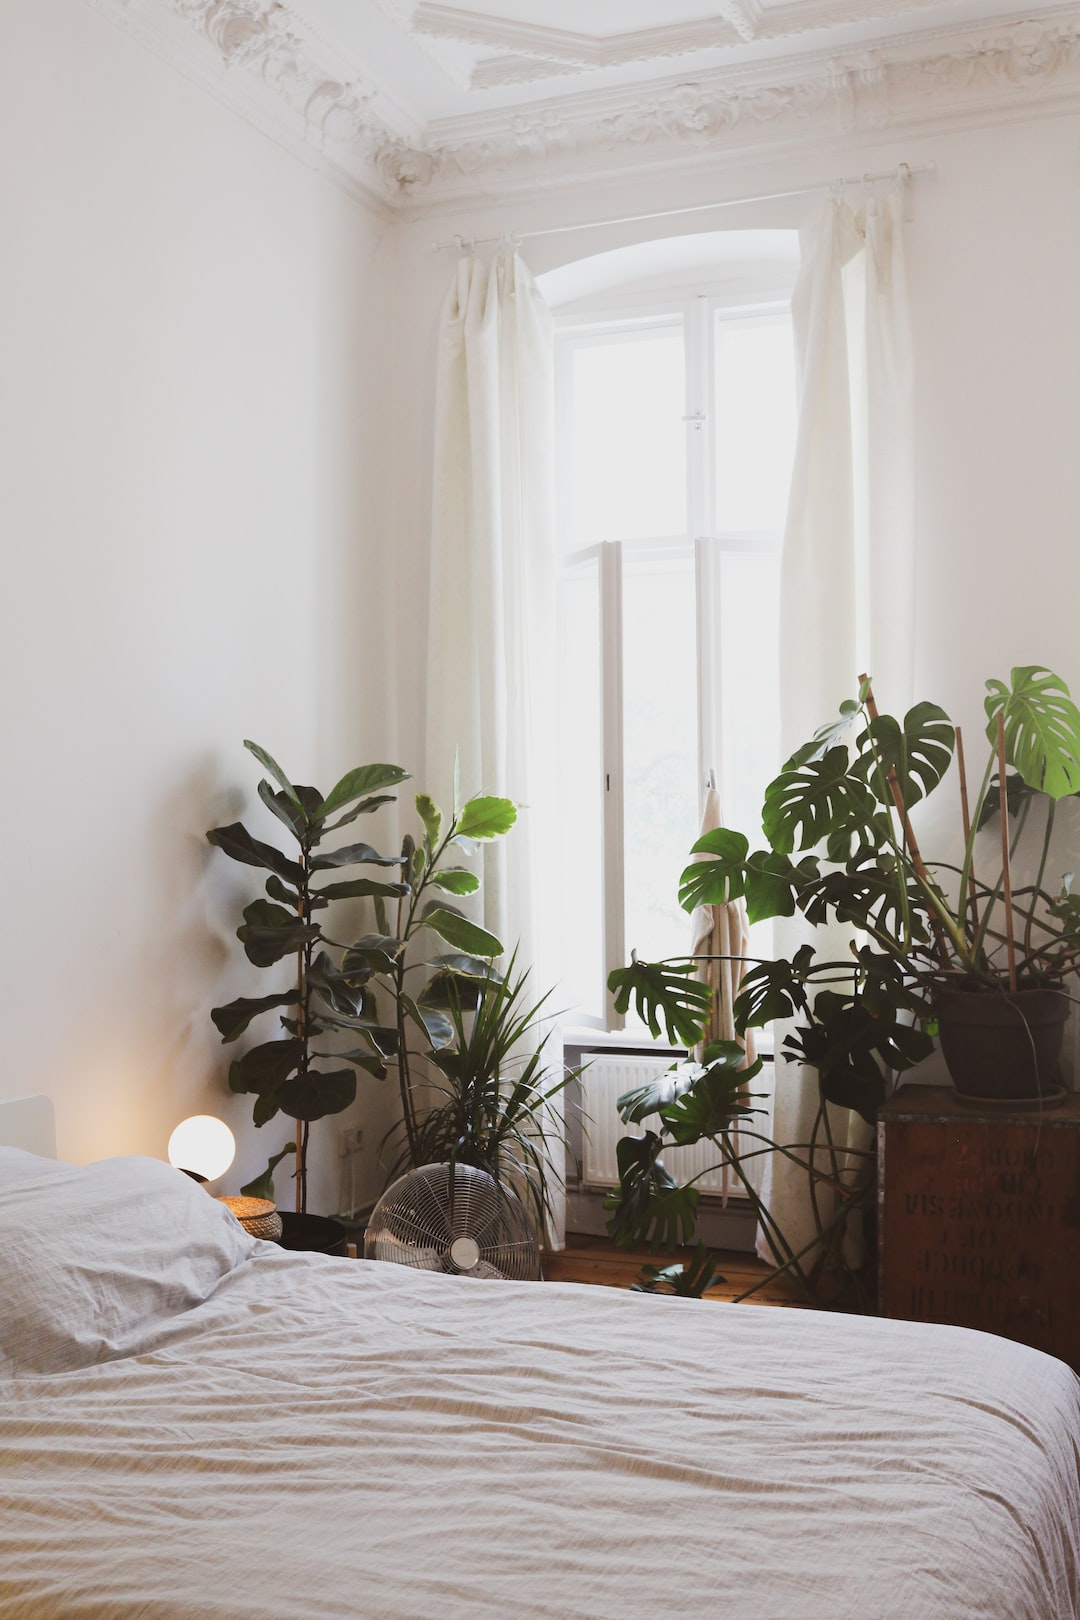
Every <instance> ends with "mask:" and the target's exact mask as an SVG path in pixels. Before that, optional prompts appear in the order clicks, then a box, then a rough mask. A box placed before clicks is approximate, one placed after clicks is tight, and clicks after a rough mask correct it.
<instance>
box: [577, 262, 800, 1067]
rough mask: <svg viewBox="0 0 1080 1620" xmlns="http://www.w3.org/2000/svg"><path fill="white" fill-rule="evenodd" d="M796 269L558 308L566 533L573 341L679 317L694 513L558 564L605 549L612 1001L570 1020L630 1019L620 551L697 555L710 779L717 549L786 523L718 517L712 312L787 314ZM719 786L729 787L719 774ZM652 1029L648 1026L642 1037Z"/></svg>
mask: <svg viewBox="0 0 1080 1620" xmlns="http://www.w3.org/2000/svg"><path fill="white" fill-rule="evenodd" d="M790 307H791V277H790V275H788V274H782V275H778V274H777V272H776V269H775V267H770V268H769V270H768V272H767V273H766V275H764V276H758V275H754V274H753V273H750V274H748V273H747V272H745V271H744V272H743V273H742V275H741V276H740V277H739V278H738V280H735V279H733V278H732V277H731V276H726V277H725V278H724V279H723V280H722V281H715V282H708V281H706V282H701V281H698V282H696V283H695V284H694V285H693V286H692V287H686V286H681V287H671V286H670V284H669V288H668V289H665V290H664V291H659V290H658V291H657V292H656V293H655V294H654V296H653V297H651V298H643V297H641V296H639V297H638V298H633V297H627V296H626V295H624V296H623V297H622V298H621V299H620V297H619V296H618V295H616V296H614V297H613V296H612V295H610V294H608V295H604V296H601V297H597V298H593V299H590V300H588V301H582V303H581V304H579V305H578V306H575V307H574V309H573V310H571V311H569V312H566V313H562V314H559V315H557V316H556V318H555V331H556V338H555V343H556V367H555V375H556V412H557V432H556V453H557V465H558V466H559V468H560V477H559V486H558V521H559V533H560V538H561V537H563V536H565V535H567V534H570V533H572V531H573V512H572V493H571V492H572V488H573V483H574V480H573V478H572V476H567V475H565V474H564V472H563V469H566V470H567V471H569V469H571V468H572V465H573V463H572V442H573V403H572V374H573V366H572V352H573V349H574V348H575V347H577V346H581V345H585V344H589V345H595V344H596V343H597V342H603V341H604V340H605V339H607V338H610V339H611V340H612V341H619V340H625V338H626V337H627V336H628V335H632V334H634V333H637V332H640V333H642V334H645V333H647V332H649V331H655V330H657V329H661V328H663V327H665V326H674V325H675V324H677V323H681V325H682V331H683V341H684V353H685V357H686V397H685V416H684V420H685V422H686V432H687V458H686V479H687V489H686V518H687V529H686V530H685V531H684V532H683V533H682V534H680V535H669V536H657V537H648V538H642V539H634V540H617V541H600V542H598V543H593V544H590V545H586V546H582V547H579V548H577V549H569V548H567V547H565V546H563V545H561V546H560V573H566V572H568V571H569V570H570V569H572V568H573V567H574V566H575V565H580V564H581V563H583V562H585V561H586V560H587V559H593V558H596V557H599V575H600V648H601V676H600V684H601V713H602V717H603V742H602V753H603V758H602V762H601V763H602V771H603V777H602V794H603V797H602V804H603V814H602V829H601V837H602V848H603V861H602V867H603V872H602V884H603V887H602V909H603V950H604V962H603V971H602V982H603V985H604V1007H603V1010H602V1012H601V1011H598V1010H596V1009H592V1008H589V1009H586V1008H577V1009H575V1010H574V1012H573V1015H572V1018H573V1023H574V1024H575V1025H576V1026H579V1027H580V1028H582V1029H583V1030H587V1029H600V1030H606V1031H608V1032H616V1031H621V1030H623V1029H624V1028H625V1027H626V1019H625V1017H624V1016H623V1015H621V1014H619V1013H617V1012H616V1011H615V1006H614V998H613V997H612V995H611V992H610V991H609V990H608V989H607V977H608V974H609V972H610V971H611V970H612V969H613V968H615V967H619V966H622V965H623V964H624V963H625V962H626V961H627V960H628V954H629V948H628V946H627V943H626V937H625V934H626V916H625V851H624V839H623V833H624V791H625V782H624V774H623V732H624V725H623V722H624V714H623V691H622V688H623V658H622V652H623V649H622V574H623V559H624V557H625V556H626V555H628V554H629V553H630V552H631V551H639V552H640V551H642V550H644V551H648V550H660V549H662V550H665V551H671V550H682V551H683V553H684V554H689V555H692V556H693V558H694V571H695V602H696V620H697V624H696V635H697V658H696V668H697V713H698V780H699V789H702V790H703V788H704V782H705V774H706V771H707V770H708V769H709V768H710V759H711V756H712V755H713V754H714V752H715V753H716V754H717V756H718V757H717V760H716V764H717V767H718V766H719V759H720V758H722V757H723V755H722V746H721V745H722V731H721V728H722V718H721V711H720V703H719V699H718V694H719V665H720V648H719V647H718V646H717V645H716V644H715V642H714V639H713V637H712V636H711V635H710V634H709V632H708V626H709V624H710V623H711V624H717V623H720V622H722V621H721V619H720V618H719V617H717V616H716V614H715V609H716V608H717V607H719V606H720V604H721V585H720V581H719V577H718V575H719V570H718V569H717V566H716V564H717V559H718V557H719V556H720V555H721V554H729V555H747V554H754V555H761V554H762V553H763V552H767V553H771V554H778V553H779V551H780V548H781V545H782V540H783V535H782V531H781V530H779V529H775V530H759V531H751V532H735V531H731V532H723V533H718V532H717V526H716V524H715V522H714V514H715V511H716V503H715V446H714V438H713V435H712V433H711V432H710V431H709V425H710V423H711V420H712V412H713V380H714V376H715V363H716V356H715V332H716V317H717V316H718V315H720V316H724V315H727V316H730V318H731V319H733V320H737V321H738V322H739V323H740V324H743V323H745V322H746V321H748V320H753V319H756V318H760V319H762V320H768V321H773V320H775V319H776V318H777V317H779V316H787V315H789V314H790ZM720 785H721V788H722V784H720ZM642 1037H643V1038H644V1039H645V1040H646V1041H648V1033H647V1031H640V1032H639V1034H638V1038H639V1039H641V1038H642Z"/></svg>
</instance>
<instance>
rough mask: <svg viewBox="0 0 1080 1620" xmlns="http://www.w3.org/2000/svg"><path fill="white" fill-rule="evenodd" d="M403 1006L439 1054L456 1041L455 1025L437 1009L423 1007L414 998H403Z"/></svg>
mask: <svg viewBox="0 0 1080 1620" xmlns="http://www.w3.org/2000/svg"><path fill="white" fill-rule="evenodd" d="M402 1005H403V1006H404V1008H405V1011H406V1012H407V1013H408V1015H409V1017H410V1018H411V1019H412V1021H413V1023H414V1024H415V1025H416V1027H417V1029H422V1030H423V1031H424V1034H425V1035H426V1036H427V1038H428V1040H429V1041H430V1042H431V1045H432V1047H433V1049H434V1050H435V1051H436V1052H438V1051H440V1050H441V1049H442V1048H443V1047H444V1046H449V1044H450V1042H451V1041H452V1040H453V1039H454V1025H453V1023H452V1021H451V1020H450V1019H449V1018H447V1016H446V1014H445V1013H444V1012H440V1011H439V1009H438V1008H437V1007H421V1006H420V1005H419V1004H418V1003H417V1002H416V1001H414V1000H413V998H412V996H403V997H402Z"/></svg>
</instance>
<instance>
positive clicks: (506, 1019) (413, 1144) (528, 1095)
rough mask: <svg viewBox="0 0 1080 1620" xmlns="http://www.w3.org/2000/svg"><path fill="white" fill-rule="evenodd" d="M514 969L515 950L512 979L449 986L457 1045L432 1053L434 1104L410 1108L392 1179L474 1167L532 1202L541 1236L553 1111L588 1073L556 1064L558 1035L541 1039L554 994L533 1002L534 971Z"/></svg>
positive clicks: (430, 1100) (487, 977)
mask: <svg viewBox="0 0 1080 1620" xmlns="http://www.w3.org/2000/svg"><path fill="white" fill-rule="evenodd" d="M516 962H517V952H516V951H515V952H514V954H513V955H512V956H511V958H510V962H509V964H508V966H507V970H506V976H505V978H503V977H501V976H500V975H499V974H498V973H497V972H495V971H494V969H492V970H491V971H489V972H487V973H485V974H483V975H480V976H475V977H471V978H464V977H463V978H457V977H453V976H452V977H450V978H449V979H448V980H447V982H446V987H445V1004H446V1015H447V1017H448V1019H449V1023H450V1027H451V1030H452V1035H451V1039H450V1040H449V1041H447V1042H446V1043H445V1044H441V1045H438V1046H435V1045H432V1047H431V1048H430V1050H429V1051H428V1052H427V1054H426V1056H427V1059H428V1062H429V1065H430V1071H431V1072H432V1075H433V1078H432V1081H431V1083H430V1085H429V1087H428V1092H427V1098H426V1103H422V1104H421V1105H420V1106H419V1107H415V1106H414V1108H413V1110H412V1130H411V1134H409V1135H407V1138H406V1140H405V1141H404V1143H403V1144H402V1148H401V1151H400V1153H399V1155H398V1160H397V1163H396V1164H395V1166H394V1170H393V1172H392V1174H400V1173H402V1172H403V1171H405V1170H406V1169H408V1168H410V1167H416V1166H419V1165H423V1164H467V1165H471V1166H473V1167H474V1168H475V1169H477V1170H484V1171H486V1172H487V1174H488V1175H490V1176H491V1177H492V1178H493V1179H494V1180H495V1181H496V1182H498V1183H500V1185H506V1186H507V1187H509V1188H510V1190H511V1191H512V1192H514V1193H516V1194H518V1195H519V1196H521V1197H522V1198H523V1199H524V1200H525V1201H526V1202H527V1203H528V1204H530V1205H531V1206H532V1212H533V1216H534V1219H535V1224H536V1227H537V1230H540V1229H541V1228H542V1226H543V1220H544V1216H545V1214H546V1213H548V1212H549V1211H550V1207H551V1203H550V1196H549V1188H548V1181H549V1174H550V1172H549V1167H548V1154H547V1147H548V1128H547V1111H548V1106H549V1104H550V1102H551V1101H552V1099H553V1098H554V1097H556V1096H557V1095H558V1093H559V1092H561V1091H562V1090H563V1089H564V1087H565V1086H567V1085H568V1084H569V1083H570V1081H571V1080H574V1079H576V1078H577V1076H578V1075H579V1074H580V1073H581V1070H580V1069H574V1070H572V1071H564V1070H563V1068H562V1065H561V1064H559V1065H557V1066H556V1067H552V1065H551V1064H550V1063H549V1061H548V1057H547V1046H548V1041H549V1039H550V1036H551V1031H550V1030H548V1031H547V1032H546V1033H544V1034H541V1035H537V1033H536V1032H537V1030H538V1028H539V1023H540V1017H541V1014H542V1012H543V1009H544V1007H545V1005H546V1003H547V1001H548V997H549V995H550V992H548V994H547V995H544V996H542V997H541V998H540V999H539V1000H538V1001H536V1002H533V1001H532V1000H531V998H530V997H528V995H527V994H526V992H527V988H528V977H529V974H528V970H525V971H524V972H518V971H517V970H516ZM429 994H430V992H429Z"/></svg>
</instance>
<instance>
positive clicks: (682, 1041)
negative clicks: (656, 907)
mask: <svg viewBox="0 0 1080 1620" xmlns="http://www.w3.org/2000/svg"><path fill="white" fill-rule="evenodd" d="M608 989H609V990H612V991H614V993H615V1010H616V1012H619V1013H625V1012H626V1010H627V1008H628V1007H629V1006H630V1000H631V997H633V1000H634V1003H635V1010H636V1012H637V1015H638V1017H639V1018H641V1019H642V1020H643V1022H644V1023H646V1024H648V1026H649V1030H650V1032H651V1034H652V1037H653V1039H654V1040H659V1039H660V1020H661V1018H662V1019H663V1022H664V1028H665V1031H666V1034H667V1039H668V1040H669V1041H670V1042H671V1044H672V1045H673V1046H694V1045H695V1044H696V1043H697V1042H698V1041H699V1040H700V1039H701V1036H702V1033H703V1032H704V1029H705V1025H706V1024H707V1023H708V1020H709V1010H710V1008H711V1006H712V991H711V990H710V989H709V986H708V985H707V984H703V983H702V982H701V980H700V979H697V978H695V977H694V964H693V962H681V963H673V962H639V961H638V960H637V957H636V956H635V957H634V958H633V960H632V961H631V963H630V966H629V967H624V968H615V969H614V971H613V972H612V973H610V974H609V975H608Z"/></svg>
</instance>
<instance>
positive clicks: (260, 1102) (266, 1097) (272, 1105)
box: [251, 1091, 278, 1126]
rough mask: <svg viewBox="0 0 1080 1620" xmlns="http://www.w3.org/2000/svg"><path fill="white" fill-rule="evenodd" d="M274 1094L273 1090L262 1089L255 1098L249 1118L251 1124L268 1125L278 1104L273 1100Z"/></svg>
mask: <svg viewBox="0 0 1080 1620" xmlns="http://www.w3.org/2000/svg"><path fill="white" fill-rule="evenodd" d="M275 1095H276V1094H275V1093H274V1092H273V1091H264V1092H261V1093H260V1095H259V1096H257V1097H256V1098H255V1101H254V1103H253V1104H252V1108H251V1119H252V1123H253V1124H255V1125H257V1126H258V1125H268V1124H269V1123H270V1121H271V1120H272V1119H273V1117H274V1115H275V1114H276V1113H277V1111H278V1105H277V1103H276V1102H275V1101H274V1097H275Z"/></svg>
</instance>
